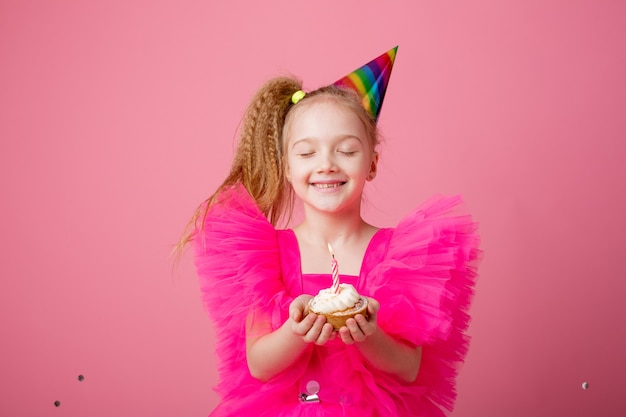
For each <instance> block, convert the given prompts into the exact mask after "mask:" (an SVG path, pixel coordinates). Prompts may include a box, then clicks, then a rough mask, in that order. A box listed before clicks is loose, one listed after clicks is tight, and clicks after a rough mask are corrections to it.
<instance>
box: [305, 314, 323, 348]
mask: <svg viewBox="0 0 626 417" xmlns="http://www.w3.org/2000/svg"><path fill="white" fill-rule="evenodd" d="M307 318H308V316H307V317H305V320H306V319H307ZM324 323H326V317H324V316H322V315H319V316H317V317H316V318H315V321H314V322H313V325H312V326H311V327H310V328H309V331H308V332H306V334H305V335H304V341H305V342H307V343H312V342H315V341H316V340H317V338H318V337H319V335H320V333H321V332H322V328H323V327H324Z"/></svg>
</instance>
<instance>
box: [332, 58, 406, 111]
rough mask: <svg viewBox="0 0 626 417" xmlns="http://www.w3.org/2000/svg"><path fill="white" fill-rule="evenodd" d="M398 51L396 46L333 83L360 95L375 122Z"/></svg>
mask: <svg viewBox="0 0 626 417" xmlns="http://www.w3.org/2000/svg"><path fill="white" fill-rule="evenodd" d="M397 51H398V47H397V46H396V47H395V48H392V49H390V50H388V51H387V52H385V53H384V54H382V55H381V56H379V57H378V58H375V59H373V60H372V61H370V62H368V63H367V64H365V65H363V66H362V67H361V68H358V69H356V70H354V71H353V72H351V73H350V74H348V75H346V76H345V77H343V78H342V79H340V80H337V81H335V82H334V83H333V85H337V86H345V87H348V88H352V89H353V90H355V91H356V92H357V93H359V95H360V96H361V97H362V98H363V107H365V109H366V110H367V111H369V112H370V114H371V115H372V117H373V118H374V120H378V115H379V114H380V109H381V107H382V106H383V99H384V98H385V91H387V84H388V83H389V77H390V76H391V69H392V68H393V62H394V60H395V59H396V52H397Z"/></svg>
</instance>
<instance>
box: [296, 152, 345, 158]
mask: <svg viewBox="0 0 626 417" xmlns="http://www.w3.org/2000/svg"><path fill="white" fill-rule="evenodd" d="M337 152H339V153H340V154H342V155H345V156H348V157H349V156H354V155H356V151H337ZM314 154H315V152H302V153H299V154H298V156H299V157H300V158H309V157H311V156H313V155H314Z"/></svg>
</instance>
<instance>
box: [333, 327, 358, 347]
mask: <svg viewBox="0 0 626 417" xmlns="http://www.w3.org/2000/svg"><path fill="white" fill-rule="evenodd" d="M337 333H339V337H341V340H342V341H343V343H345V344H346V345H351V344H353V343H354V339H353V338H352V335H351V334H350V330H349V329H348V328H347V327H346V326H342V327H341V329H339V331H338V332H337Z"/></svg>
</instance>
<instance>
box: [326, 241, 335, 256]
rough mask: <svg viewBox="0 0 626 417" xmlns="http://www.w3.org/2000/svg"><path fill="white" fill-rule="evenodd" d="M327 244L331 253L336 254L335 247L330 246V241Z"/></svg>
mask: <svg viewBox="0 0 626 417" xmlns="http://www.w3.org/2000/svg"><path fill="white" fill-rule="evenodd" d="M327 245H328V252H330V255H331V256H335V252H333V247H332V246H330V243H327Z"/></svg>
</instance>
